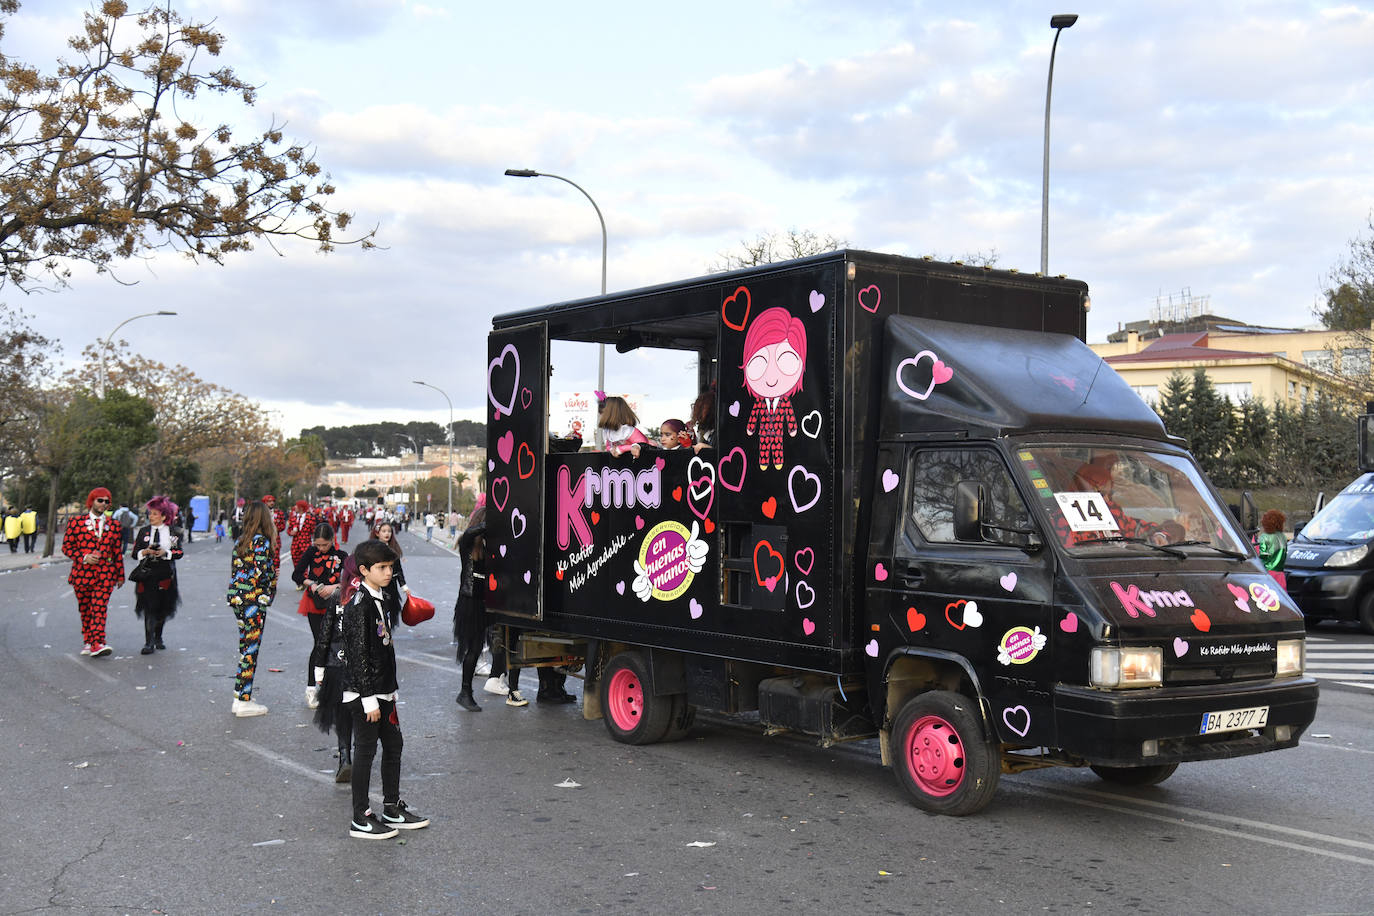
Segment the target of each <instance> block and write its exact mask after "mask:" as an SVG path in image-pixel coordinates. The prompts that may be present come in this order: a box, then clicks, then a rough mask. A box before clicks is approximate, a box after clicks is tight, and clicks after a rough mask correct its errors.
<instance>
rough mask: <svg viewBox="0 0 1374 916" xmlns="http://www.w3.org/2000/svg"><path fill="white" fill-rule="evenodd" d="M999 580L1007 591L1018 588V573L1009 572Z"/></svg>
mask: <svg viewBox="0 0 1374 916" xmlns="http://www.w3.org/2000/svg"><path fill="white" fill-rule="evenodd" d="M997 581H998V582H1000V583H1002V588H1003V589H1004V590H1005V591H1013V590H1014V589H1015V588H1016V573H1015V572H1009V573H1007V574H1006V575H1005V576H1003V577H1002V578H1000V579H998V580H997Z"/></svg>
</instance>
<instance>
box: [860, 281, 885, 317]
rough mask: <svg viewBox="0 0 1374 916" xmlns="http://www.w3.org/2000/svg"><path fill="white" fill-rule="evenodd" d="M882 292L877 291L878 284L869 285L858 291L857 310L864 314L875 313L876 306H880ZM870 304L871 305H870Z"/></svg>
mask: <svg viewBox="0 0 1374 916" xmlns="http://www.w3.org/2000/svg"><path fill="white" fill-rule="evenodd" d="M882 302H883V291H882V290H880V289H878V284H876V283H870V284H869V285H868V286H865V287H864V288H863V289H861V290H859V308H861V309H863V310H864V311H866V312H877V311H878V306H879V305H882ZM870 303H871V304H870Z"/></svg>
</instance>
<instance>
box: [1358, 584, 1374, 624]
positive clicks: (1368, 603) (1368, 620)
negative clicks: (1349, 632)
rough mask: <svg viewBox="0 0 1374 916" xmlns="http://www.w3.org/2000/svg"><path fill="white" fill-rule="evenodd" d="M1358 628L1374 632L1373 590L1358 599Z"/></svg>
mask: <svg viewBox="0 0 1374 916" xmlns="http://www.w3.org/2000/svg"><path fill="white" fill-rule="evenodd" d="M1360 629H1361V630H1364V631H1365V632H1366V633H1370V634H1374V591H1371V592H1370V593H1369V594H1368V595H1365V596H1364V598H1363V599H1361V601H1360Z"/></svg>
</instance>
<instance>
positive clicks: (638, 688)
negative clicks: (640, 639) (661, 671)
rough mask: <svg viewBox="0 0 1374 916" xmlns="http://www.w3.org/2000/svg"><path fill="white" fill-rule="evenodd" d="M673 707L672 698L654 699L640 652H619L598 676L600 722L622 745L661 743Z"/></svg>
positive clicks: (651, 681) (655, 697)
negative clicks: (599, 680) (599, 685)
mask: <svg viewBox="0 0 1374 916" xmlns="http://www.w3.org/2000/svg"><path fill="white" fill-rule="evenodd" d="M673 705H674V700H673V697H671V696H666V697H658V696H654V689H653V680H652V678H651V677H650V675H649V665H648V662H647V661H646V660H645V658H644V656H643V655H642V654H641V653H639V652H636V651H633V650H631V651H629V652H621V653H620V654H618V655H616V656H614V657H612V658H611V660H610V661H609V662H607V663H606V669H605V670H604V671H602V672H601V711H602V718H603V719H604V720H605V722H606V731H608V732H610V733H611V737H612V738H614V739H615V740H617V741H619V742H620V743H621V744H654V743H656V742H658V741H662V740H663V737H664V735H665V734H667V732H668V726H669V725H670V724H671V719H672V715H673Z"/></svg>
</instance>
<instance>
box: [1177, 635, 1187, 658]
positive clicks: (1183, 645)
mask: <svg viewBox="0 0 1374 916" xmlns="http://www.w3.org/2000/svg"><path fill="white" fill-rule="evenodd" d="M1187 654H1188V640H1186V639H1184V638H1183V637H1182V636H1175V637H1174V655H1175V656H1177V657H1178V658H1182V657H1183V656H1185V655H1187Z"/></svg>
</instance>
